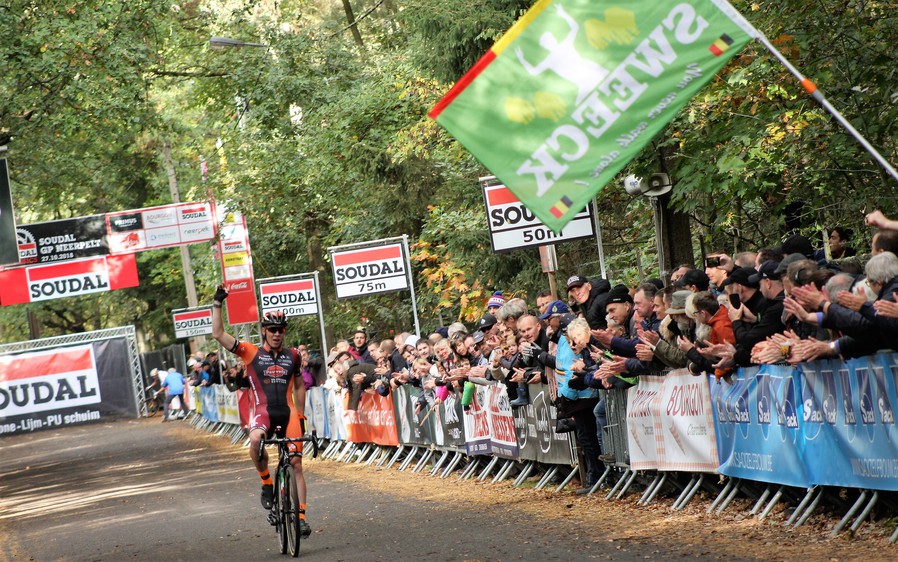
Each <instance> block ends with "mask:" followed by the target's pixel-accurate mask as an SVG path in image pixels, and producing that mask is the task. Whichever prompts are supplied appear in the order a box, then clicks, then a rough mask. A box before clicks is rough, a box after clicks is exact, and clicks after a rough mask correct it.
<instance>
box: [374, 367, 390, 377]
mask: <svg viewBox="0 0 898 562" xmlns="http://www.w3.org/2000/svg"><path fill="white" fill-rule="evenodd" d="M389 370H390V368H389V367H383V366H381V367H375V368H374V372H375V373H377V374H378V375H386V374H387V372H388V371H389Z"/></svg>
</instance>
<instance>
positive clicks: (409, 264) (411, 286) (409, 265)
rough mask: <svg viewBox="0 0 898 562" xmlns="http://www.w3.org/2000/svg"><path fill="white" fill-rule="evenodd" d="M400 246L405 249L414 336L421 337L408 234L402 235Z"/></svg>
mask: <svg viewBox="0 0 898 562" xmlns="http://www.w3.org/2000/svg"><path fill="white" fill-rule="evenodd" d="M402 244H403V246H404V247H405V265H406V267H407V268H408V288H409V289H410V290H411V292H412V314H414V315H415V335H416V336H418V337H421V327H420V326H419V325H418V302H417V301H416V300H415V279H414V276H413V275H412V260H411V258H410V257H409V250H408V234H403V235H402Z"/></svg>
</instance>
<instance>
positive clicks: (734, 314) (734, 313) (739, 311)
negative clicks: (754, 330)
mask: <svg viewBox="0 0 898 562" xmlns="http://www.w3.org/2000/svg"><path fill="white" fill-rule="evenodd" d="M746 310H748V309H747V308H745V305H744V304H742V303H739V308H734V307H732V306H730V305H727V314H729V315H730V322H735V321H737V320H742V317H743V316H744V315H745V311H746Z"/></svg>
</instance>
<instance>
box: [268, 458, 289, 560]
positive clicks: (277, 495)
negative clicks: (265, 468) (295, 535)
mask: <svg viewBox="0 0 898 562" xmlns="http://www.w3.org/2000/svg"><path fill="white" fill-rule="evenodd" d="M275 478H276V480H275V483H274V484H275V488H274V506H273V507H272V508H271V511H272V515H274V516H275V518H276V519H277V530H278V545H279V546H280V547H281V554H287V546H288V539H287V521H288V520H287V516H286V514H285V513H284V507H285V506H286V504H287V498H288V497H289V495H290V494H289V493H288V491H287V485H288V484H287V482H286V480H287V479H286V478H285V477H284V474H283V473H281V471H278V474H277V475H276V476H275Z"/></svg>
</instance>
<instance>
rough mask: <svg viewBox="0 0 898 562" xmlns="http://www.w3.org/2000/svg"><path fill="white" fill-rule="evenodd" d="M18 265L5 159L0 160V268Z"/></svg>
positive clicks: (10, 193)
mask: <svg viewBox="0 0 898 562" xmlns="http://www.w3.org/2000/svg"><path fill="white" fill-rule="evenodd" d="M17 263H19V249H18V247H17V244H16V216H15V213H14V212H13V206H12V190H11V189H10V187H9V169H8V168H7V166H6V159H5V158H0V266H2V265H12V264H17Z"/></svg>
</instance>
